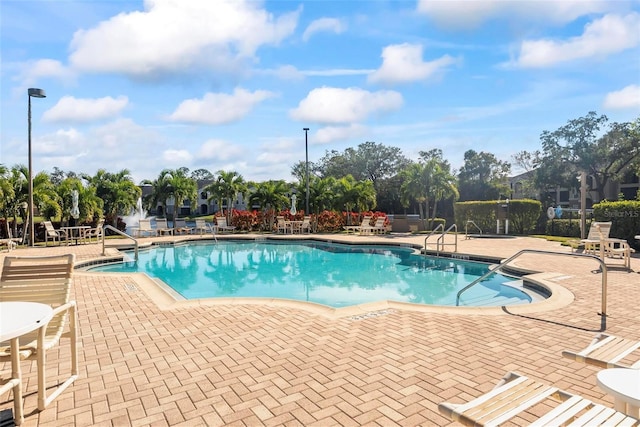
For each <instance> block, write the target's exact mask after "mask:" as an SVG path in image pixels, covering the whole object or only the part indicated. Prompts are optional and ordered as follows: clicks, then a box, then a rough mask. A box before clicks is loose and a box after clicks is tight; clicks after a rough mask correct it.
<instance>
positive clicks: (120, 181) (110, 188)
mask: <svg viewBox="0 0 640 427" xmlns="http://www.w3.org/2000/svg"><path fill="white" fill-rule="evenodd" d="M82 178H83V179H84V180H85V181H87V182H88V184H89V187H93V188H95V195H96V196H97V197H98V198H100V199H102V202H103V210H104V213H105V215H106V217H107V221H108V222H111V223H112V225H113V226H116V225H117V221H118V215H125V214H127V213H129V212H131V210H133V209H135V207H136V204H137V202H138V198H139V197H140V195H141V194H142V190H140V188H139V187H138V186H137V185H136V184H135V183H134V182H133V179H132V178H131V174H130V172H129V170H127V169H122V170H121V171H120V172H117V173H110V172H107V171H105V170H104V169H99V170H98V171H97V172H96V175H95V176H93V177H91V176H89V175H83V176H82Z"/></svg>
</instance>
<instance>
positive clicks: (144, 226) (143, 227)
mask: <svg viewBox="0 0 640 427" xmlns="http://www.w3.org/2000/svg"><path fill="white" fill-rule="evenodd" d="M135 234H136V237H145V236H157V235H158V230H157V229H155V228H153V227H151V220H150V219H141V220H140V222H139V223H138V229H137V230H136V233H135Z"/></svg>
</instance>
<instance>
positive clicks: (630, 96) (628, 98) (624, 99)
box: [603, 85, 640, 110]
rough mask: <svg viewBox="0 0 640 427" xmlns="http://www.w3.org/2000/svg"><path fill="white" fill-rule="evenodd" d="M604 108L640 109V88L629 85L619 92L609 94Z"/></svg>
mask: <svg viewBox="0 0 640 427" xmlns="http://www.w3.org/2000/svg"><path fill="white" fill-rule="evenodd" d="M603 107H604V108H607V109H610V110H622V109H627V108H640V86H639V85H629V86H626V87H624V88H622V89H620V90H618V91H615V92H609V93H608V94H607V96H606V97H605V99H604V103H603Z"/></svg>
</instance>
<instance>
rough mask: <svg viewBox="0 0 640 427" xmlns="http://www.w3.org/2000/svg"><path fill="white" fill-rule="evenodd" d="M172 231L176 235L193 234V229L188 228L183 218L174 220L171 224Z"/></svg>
mask: <svg viewBox="0 0 640 427" xmlns="http://www.w3.org/2000/svg"><path fill="white" fill-rule="evenodd" d="M173 230H174V231H175V233H177V234H191V233H193V231H194V230H195V228H194V227H188V226H187V221H185V220H184V219H183V218H176V220H175V221H174V222H173Z"/></svg>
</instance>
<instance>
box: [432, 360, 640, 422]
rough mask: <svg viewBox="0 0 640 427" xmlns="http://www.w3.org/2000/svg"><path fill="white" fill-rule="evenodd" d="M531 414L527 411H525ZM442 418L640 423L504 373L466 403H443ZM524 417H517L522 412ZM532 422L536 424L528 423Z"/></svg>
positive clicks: (585, 401)
mask: <svg viewBox="0 0 640 427" xmlns="http://www.w3.org/2000/svg"><path fill="white" fill-rule="evenodd" d="M530 408H531V409H532V410H531V411H527V410H528V409H530ZM438 410H439V411H440V413H442V414H443V415H445V416H447V417H449V418H450V419H452V420H454V421H457V422H459V423H461V424H464V425H467V426H482V425H491V426H496V425H500V424H502V423H505V422H507V421H509V420H512V419H513V418H516V417H518V419H517V421H516V420H514V421H513V423H514V424H515V425H529V426H548V425H571V424H572V423H574V422H575V424H576V425H583V424H586V425H630V426H637V425H639V424H640V421H639V420H637V419H635V418H632V417H630V416H628V415H625V414H624V413H622V412H618V411H616V410H614V409H612V408H608V407H606V406H604V405H600V404H597V403H594V402H592V401H590V400H588V399H585V398H583V397H581V396H578V395H574V394H571V393H569V392H566V391H563V390H560V389H558V388H557V387H553V386H549V385H546V384H543V383H541V382H537V381H534V380H531V379H529V378H527V377H525V376H523V375H520V374H518V373H515V372H509V373H507V374H506V375H505V376H504V377H503V378H502V380H501V381H500V382H499V383H498V384H497V385H496V387H495V388H494V389H493V390H491V391H490V392H488V393H485V394H483V395H482V396H479V397H477V398H475V399H473V400H472V401H470V402H468V403H463V404H454V403H449V402H443V403H441V404H440V405H438ZM525 412H526V413H527V414H526V416H523V417H519V416H520V415H521V414H523V413H525ZM532 419H536V421H534V422H532V421H531V420H532Z"/></svg>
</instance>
